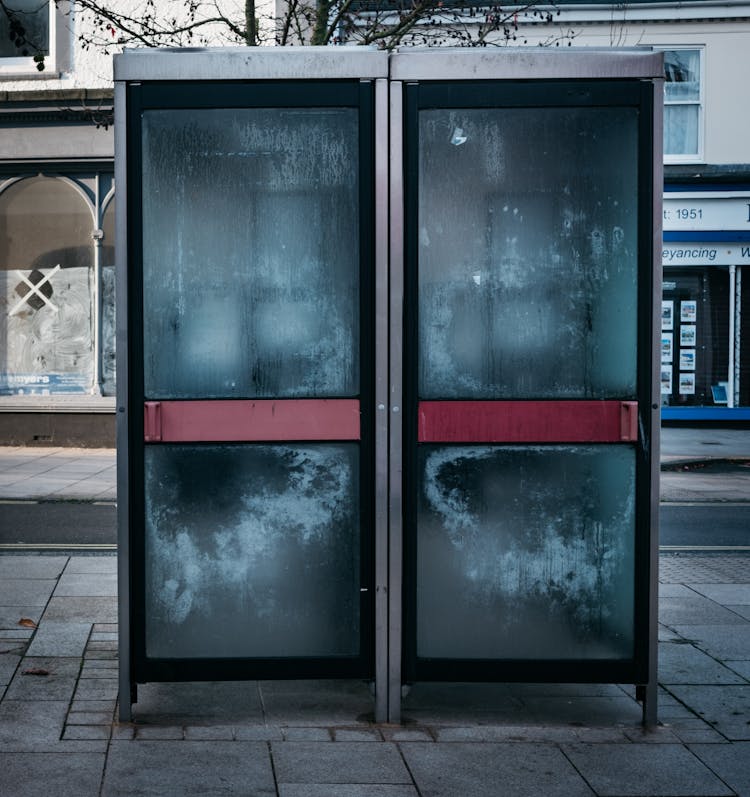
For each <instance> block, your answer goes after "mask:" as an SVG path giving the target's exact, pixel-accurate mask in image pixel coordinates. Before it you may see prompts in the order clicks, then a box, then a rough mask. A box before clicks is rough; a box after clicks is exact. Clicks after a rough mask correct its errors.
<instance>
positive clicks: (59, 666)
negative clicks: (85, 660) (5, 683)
mask: <svg viewBox="0 0 750 797" xmlns="http://www.w3.org/2000/svg"><path fill="white" fill-rule="evenodd" d="M79 667H80V662H79V660H78V659H63V658H49V657H37V658H34V657H32V656H26V657H25V658H24V659H23V665H22V666H21V667H19V668H18V670H17V671H16V675H15V677H14V678H13V681H12V683H11V684H10V686H9V687H8V691H7V692H6V693H5V699H6V700H65V701H70V698H71V697H72V695H73V691H74V690H75V687H76V680H77V678H78V669H79ZM44 673H46V674H44Z"/></svg>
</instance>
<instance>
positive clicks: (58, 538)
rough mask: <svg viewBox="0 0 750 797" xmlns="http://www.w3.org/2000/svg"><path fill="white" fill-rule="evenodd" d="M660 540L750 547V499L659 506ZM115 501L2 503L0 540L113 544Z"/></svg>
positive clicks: (4, 542)
mask: <svg viewBox="0 0 750 797" xmlns="http://www.w3.org/2000/svg"><path fill="white" fill-rule="evenodd" d="M660 525H661V529H660V540H659V542H660V544H661V545H666V546H722V547H723V546H729V547H737V546H750V503H746V504H741V503H730V504H722V503H710V504H708V503H707V504H694V503H693V504H680V503H667V504H662V505H661V512H660ZM116 542H117V526H116V518H115V506H114V504H112V503H105V504H92V503H86V502H76V501H55V502H39V503H37V502H33V501H23V502H8V501H5V502H0V545H5V546H7V545H17V544H19V543H22V544H26V545H34V546H40V547H41V546H44V545H49V544H54V545H57V546H60V545H69V546H71V547H74V546H79V545H88V546H92V545H99V546H100V545H107V546H110V545H114V544H115V543H116Z"/></svg>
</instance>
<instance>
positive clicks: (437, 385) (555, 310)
mask: <svg viewBox="0 0 750 797" xmlns="http://www.w3.org/2000/svg"><path fill="white" fill-rule="evenodd" d="M637 125H638V117H637V112H636V111H635V110H634V109H622V108H615V109H612V108H608V109H602V108H549V109H537V108H535V109H469V110H428V111H423V112H421V114H420V121H419V133H420V176H419V358H420V360H419V393H420V396H421V397H422V398H448V399H449V398H490V399H491V398H506V397H513V398H610V397H618V398H625V397H628V396H634V395H635V389H636V331H637V290H636V286H637V265H638V261H637V231H638V229H637V222H638V214H637V175H638V168H637V154H638V149H637V134H638V130H637ZM529 142H533V146H532V147H531V148H530V146H529Z"/></svg>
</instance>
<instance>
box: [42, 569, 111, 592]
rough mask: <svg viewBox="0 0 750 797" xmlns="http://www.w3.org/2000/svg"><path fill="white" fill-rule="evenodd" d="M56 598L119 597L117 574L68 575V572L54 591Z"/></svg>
mask: <svg viewBox="0 0 750 797" xmlns="http://www.w3.org/2000/svg"><path fill="white" fill-rule="evenodd" d="M54 596H55V597H56V598H70V597H74V598H91V597H94V598H100V597H117V574H115V573H68V571H67V570H66V571H65V573H63V575H62V577H61V578H60V580H59V581H58V582H57V587H56V588H55V591H54Z"/></svg>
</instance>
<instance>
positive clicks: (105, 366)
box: [99, 199, 117, 396]
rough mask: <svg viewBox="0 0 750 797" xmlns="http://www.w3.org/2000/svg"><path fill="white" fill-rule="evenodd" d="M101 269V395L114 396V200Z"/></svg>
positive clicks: (108, 214) (105, 224)
mask: <svg viewBox="0 0 750 797" xmlns="http://www.w3.org/2000/svg"><path fill="white" fill-rule="evenodd" d="M102 232H103V233H104V237H103V238H102V242H101V249H100V255H99V265H100V266H101V295H100V301H101V313H102V315H101V324H102V338H101V344H100V349H101V352H100V355H99V356H100V357H101V380H102V394H103V395H105V396H114V395H115V387H116V386H115V371H116V352H115V339H116V323H117V317H116V315H115V200H114V199H112V200H110V203H109V204H108V205H107V209H106V210H105V211H104V217H103V218H102Z"/></svg>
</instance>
